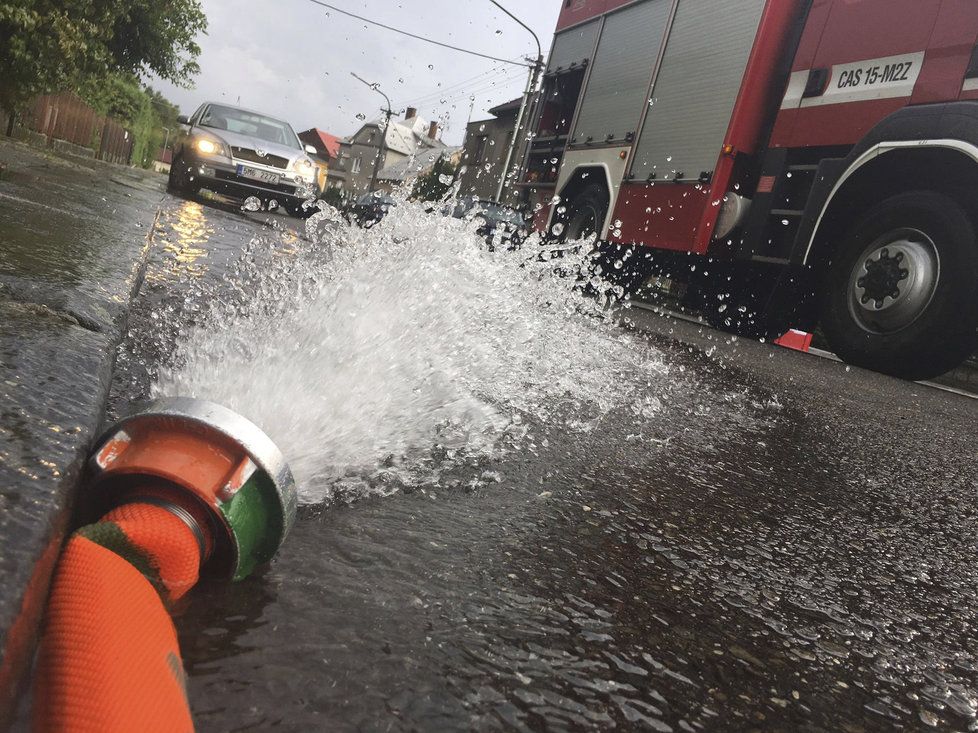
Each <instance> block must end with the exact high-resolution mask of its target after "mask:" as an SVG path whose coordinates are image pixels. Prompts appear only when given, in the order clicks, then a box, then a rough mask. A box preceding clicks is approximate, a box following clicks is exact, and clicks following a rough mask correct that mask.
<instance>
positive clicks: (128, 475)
mask: <svg viewBox="0 0 978 733" xmlns="http://www.w3.org/2000/svg"><path fill="white" fill-rule="evenodd" d="M81 500H82V505H83V511H84V512H86V513H89V514H90V515H91V516H93V517H97V521H94V522H92V523H91V524H88V525H86V526H84V527H82V528H81V529H79V530H78V531H77V532H75V533H74V534H73V535H72V536H71V538H70V539H69V540H68V543H67V545H66V547H65V550H64V553H63V554H62V557H61V560H60V562H59V565H58V569H57V571H56V574H55V578H54V584H53V588H52V592H51V598H50V601H49V604H48V611H47V618H46V626H45V631H44V636H43V638H42V641H41V649H40V655H39V660H38V672H37V680H38V688H37V697H36V702H35V705H34V722H35V729H37V730H42V731H49V730H59V731H61V730H71V731H89V730H90V731H136V730H139V731H151V730H159V731H190V730H192V729H193V721H192V718H191V715H190V709H189V705H188V703H187V697H186V690H185V684H184V673H183V664H182V661H181V657H180V650H179V646H178V643H177V636H176V630H175V629H174V626H173V622H172V620H171V619H170V616H169V613H168V612H167V607H168V606H169V605H171V604H172V603H173V602H175V601H176V600H178V599H179V598H181V597H183V596H184V595H185V594H186V593H187V592H188V591H190V590H191V589H192V588H193V587H194V586H195V585H196V584H197V582H198V580H199V579H200V578H201V577H204V576H206V577H213V578H217V579H221V580H240V579H242V578H244V577H246V576H247V575H248V574H249V573H251V571H252V570H253V569H254V568H255V567H256V566H258V565H260V564H262V563H265V562H268V561H269V560H270V559H271V558H272V557H273V556H274V555H275V553H276V552H277V551H278V548H279V547H280V546H281V544H282V542H283V541H284V539H285V537H286V535H287V534H288V532H289V530H290V529H291V527H292V524H293V522H294V521H295V513H296V489H295V481H294V480H293V477H292V473H291V471H290V469H289V467H288V465H287V463H286V462H285V459H284V458H283V456H282V454H281V452H280V451H279V450H278V448H277V447H276V446H275V445H274V443H272V441H271V440H270V439H269V438H268V437H267V436H266V435H265V434H264V433H263V432H262V431H261V430H260V429H259V428H258V427H257V426H255V425H254V424H252V423H251V422H249V421H248V420H246V419H245V418H243V417H241V416H240V415H237V414H236V413H234V412H232V411H230V410H228V409H226V408H224V407H221V406H219V405H216V404H213V403H210V402H205V401H202V400H196V399H188V398H177V399H170V400H164V401H161V402H158V403H155V404H153V405H151V406H150V407H149V408H147V409H146V410H143V411H140V412H138V413H136V414H133V415H131V416H129V417H127V418H125V419H123V420H122V421H120V422H119V423H117V424H116V425H114V426H113V427H112V428H110V429H109V430H108V431H106V433H105V434H104V435H103V436H102V437H101V438H100V439H99V440H98V441H97V443H96V448H95V451H94V452H93V454H92V457H91V459H90V462H89V478H88V480H87V482H86V484H85V487H84V490H83V494H82V497H81Z"/></svg>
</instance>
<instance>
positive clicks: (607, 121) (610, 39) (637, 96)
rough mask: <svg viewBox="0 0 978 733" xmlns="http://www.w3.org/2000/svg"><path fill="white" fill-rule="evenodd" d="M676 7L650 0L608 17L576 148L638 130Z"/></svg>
mask: <svg viewBox="0 0 978 733" xmlns="http://www.w3.org/2000/svg"><path fill="white" fill-rule="evenodd" d="M671 8H672V2H671V0H645V2H640V3H638V4H636V5H630V6H628V7H626V8H625V9H624V10H620V11H618V12H616V13H613V14H612V15H609V16H608V17H607V18H606V19H605V23H604V28H603V29H602V31H601V39H600V40H599V41H598V50H597V52H596V53H595V55H594V61H593V63H592V64H591V76H590V79H589V80H588V85H587V89H586V90H585V92H584V99H583V101H582V102H581V108H580V111H579V112H578V116H577V124H576V125H575V126H574V132H573V134H572V135H571V144H572V145H575V144H576V145H583V144H586V143H587V142H589V141H593V142H594V143H604V142H609V141H611V140H614V141H622V140H624V139H625V136H626V135H627V134H628V133H632V134H634V133H635V132H636V130H637V128H638V122H639V119H640V118H641V116H642V105H643V104H644V103H645V100H646V94H647V92H648V89H649V81H650V77H651V73H652V66H653V64H654V63H655V60H656V57H657V56H658V55H659V48H660V47H661V46H662V38H663V36H664V35H665V31H666V24H667V23H668V21H669V11H670V10H671Z"/></svg>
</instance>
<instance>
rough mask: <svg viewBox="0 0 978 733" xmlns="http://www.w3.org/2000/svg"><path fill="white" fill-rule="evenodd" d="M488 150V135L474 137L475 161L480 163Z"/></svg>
mask: <svg viewBox="0 0 978 733" xmlns="http://www.w3.org/2000/svg"><path fill="white" fill-rule="evenodd" d="M488 151H489V136H488V135H482V136H480V137H478V138H476V144H475V162H476V163H481V162H483V161H484V160H485V159H486V154H487V153H488Z"/></svg>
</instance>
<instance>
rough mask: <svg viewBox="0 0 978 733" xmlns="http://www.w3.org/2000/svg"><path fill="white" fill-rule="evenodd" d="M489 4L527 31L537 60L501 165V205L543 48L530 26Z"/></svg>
mask: <svg viewBox="0 0 978 733" xmlns="http://www.w3.org/2000/svg"><path fill="white" fill-rule="evenodd" d="M489 2H491V3H492V4H493V5H495V6H496V7H497V8H499V9H500V10H502V11H503V12H504V13H506V15H508V16H509V17H510V18H512V19H513V20H515V21H516V22H517V23H519V24H520V25H521V26H523V27H524V28H525V29H526V30H527V31H529V32H530V35H531V36H533V40H534V41H536V44H537V59H536V62H535V63H534V64H533V67H532V68H531V69H530V74H529V77H528V78H527V80H526V91H524V92H523V101H522V102H521V103H520V111H519V114H517V115H516V128H515V129H514V130H513V139H512V140H511V141H510V144H509V150H507V151H506V162H505V163H504V164H503V170H502V175H501V176H500V177H499V186H498V187H497V188H496V201H498V202H500V203H502V199H503V188H504V187H505V186H506V179H507V178H509V177H510V175H511V173H512V171H511V166H512V164H513V157H514V155H515V153H516V150H517V148H518V147H519V141H520V138H521V137H522V135H521V132H520V131H521V130H522V128H523V123H524V120H525V118H526V110H527V108H528V107H529V106H530V99H531V98H532V96H533V94H534V93H535V92H536V89H537V83H538V81H539V78H540V72H541V71H542V70H543V48H542V47H541V46H540V39H539V38H538V37H537V34H536V33H534V32H533V29H532V28H530V26H528V25H527V24H526V23H524V22H523V21H522V20H520V19H519V18H517V17H516V16H515V15H513V14H512V13H511V12H509V11H508V10H507V9H506V8H504V7H503V6H502V5H500V4H499V3H498V2H497V0H489Z"/></svg>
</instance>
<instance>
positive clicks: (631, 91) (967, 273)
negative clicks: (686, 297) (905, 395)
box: [519, 0, 978, 379]
mask: <svg viewBox="0 0 978 733" xmlns="http://www.w3.org/2000/svg"><path fill="white" fill-rule="evenodd" d="M560 2H561V12H560V18H559V21H558V26H557V32H556V35H555V37H554V41H553V46H552V49H551V53H550V58H549V63H548V65H547V68H546V72H545V76H544V84H543V89H542V91H541V95H540V99H539V102H538V104H537V108H536V112H535V117H534V119H533V122H532V129H533V135H532V140H531V142H530V144H529V145H528V150H527V153H526V157H525V159H524V161H523V166H522V171H521V173H520V176H521V178H520V184H519V185H520V186H522V187H523V188H524V189H525V191H526V192H527V195H528V198H529V199H530V201H531V202H533V203H536V204H539V205H541V208H540V209H539V214H538V217H537V226H538V228H540V229H542V230H545V231H547V232H549V234H550V235H554V236H560V237H566V238H569V239H578V238H582V237H584V236H585V235H588V234H590V233H595V232H596V233H597V235H598V240H599V242H600V246H601V247H602V250H603V251H604V253H605V255H606V260H607V258H609V257H610V258H612V260H613V263H614V266H615V267H616V268H618V269H619V270H621V269H626V270H627V269H628V268H629V267H631V268H632V270H633V271H634V272H636V273H639V274H640V275H642V276H643V277H644V276H645V275H648V274H649V273H651V272H656V273H659V274H665V275H668V276H669V277H668V279H669V280H671V281H682V282H683V283H684V285H689V286H691V288H692V291H695V292H698V293H700V294H701V295H700V296H699V297H700V301H699V302H700V303H701V306H702V308H703V309H704V310H705V312H706V314H707V315H708V316H709V318H710V320H711V321H713V322H714V323H715V324H716V325H721V326H725V327H727V328H732V329H735V330H741V331H744V332H749V333H754V334H766V335H771V334H778V333H779V332H780V333H783V332H784V331H785V330H786V329H787V328H788V327H789V326H794V327H798V328H802V329H805V330H814V329H815V328H816V327H818V326H820V327H821V329H822V331H823V333H824V334H825V336H826V338H827V339H828V341H829V342H830V344H831V347H832V348H833V349H834V350H835V351H836V352H837V353H838V354H839V355H840V357H842V358H843V359H845V360H846V361H848V362H850V363H853V364H858V365H862V366H866V367H869V368H872V369H876V370H879V371H883V372H887V373H890V374H895V375H899V376H903V377H907V378H914V379H919V378H927V377H932V376H935V375H936V374H939V373H941V372H944V371H946V370H947V369H950V368H952V367H954V366H955V365H957V364H958V363H960V362H961V361H962V360H964V359H965V358H966V357H968V356H969V355H970V354H972V353H974V351H975V349H976V347H978V236H976V232H978V46H976V44H978V2H976V1H975V0H560ZM622 263H625V268H622Z"/></svg>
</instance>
